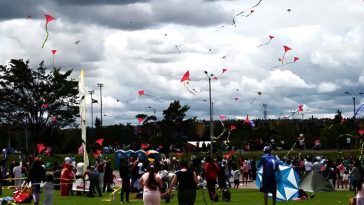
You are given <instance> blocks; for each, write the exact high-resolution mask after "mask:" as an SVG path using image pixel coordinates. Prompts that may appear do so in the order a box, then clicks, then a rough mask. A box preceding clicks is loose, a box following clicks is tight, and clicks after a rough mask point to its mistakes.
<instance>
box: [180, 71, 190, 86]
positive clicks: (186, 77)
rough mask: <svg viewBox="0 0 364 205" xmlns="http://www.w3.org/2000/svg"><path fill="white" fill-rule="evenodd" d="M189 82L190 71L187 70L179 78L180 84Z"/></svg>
mask: <svg viewBox="0 0 364 205" xmlns="http://www.w3.org/2000/svg"><path fill="white" fill-rule="evenodd" d="M189 81H190V71H189V70H188V71H187V72H186V73H185V74H184V75H183V76H182V78H181V83H188V82H189Z"/></svg>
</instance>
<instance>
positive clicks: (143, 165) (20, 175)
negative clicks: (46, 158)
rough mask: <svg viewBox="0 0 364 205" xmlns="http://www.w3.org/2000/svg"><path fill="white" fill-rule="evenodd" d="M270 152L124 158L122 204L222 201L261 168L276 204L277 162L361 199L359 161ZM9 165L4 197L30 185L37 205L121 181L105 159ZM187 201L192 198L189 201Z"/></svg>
mask: <svg viewBox="0 0 364 205" xmlns="http://www.w3.org/2000/svg"><path fill="white" fill-rule="evenodd" d="M271 150H272V149H271V148H270V147H264V149H263V151H264V155H263V156H262V158H261V159H260V160H256V159H253V158H246V159H244V158H243V157H242V156H240V157H236V156H235V155H233V154H226V155H224V156H220V157H217V158H216V159H212V158H211V157H210V156H207V157H195V156H193V155H192V156H191V161H190V162H187V161H184V160H180V158H178V157H177V158H176V157H166V156H165V155H162V157H161V160H160V161H158V160H156V161H155V160H148V159H146V160H142V159H141V158H137V157H129V158H121V159H120V162H119V167H117V168H118V171H119V176H120V181H121V185H122V186H121V191H120V202H121V203H123V202H129V200H130V193H131V192H136V193H137V196H140V197H141V198H143V201H144V203H145V204H147V205H148V204H152V205H154V204H159V203H160V200H161V198H165V199H166V200H167V199H170V196H171V193H172V190H174V189H176V187H178V189H177V190H178V202H179V204H193V202H194V201H195V196H196V190H197V188H199V187H206V189H207V192H208V197H209V200H211V201H218V200H219V199H218V196H219V191H217V190H216V188H217V187H218V188H219V189H220V190H223V189H228V188H240V187H242V186H243V187H246V186H247V185H248V182H250V181H254V180H255V179H256V174H257V168H258V167H260V166H262V167H263V184H262V187H261V189H260V190H261V191H262V192H263V193H264V196H265V197H264V199H265V201H266V200H267V194H268V193H273V201H275V190H276V188H277V187H276V186H272V185H275V184H276V183H275V181H274V180H275V179H274V177H273V174H272V173H274V172H275V171H276V170H277V169H278V168H277V166H278V162H284V163H285V164H287V165H290V166H292V167H293V168H294V169H295V170H296V171H297V173H299V175H300V176H301V178H303V177H304V176H305V175H307V174H308V173H309V172H311V171H316V172H319V173H320V174H321V175H322V176H324V177H325V178H327V179H328V180H329V181H330V183H331V184H332V186H333V187H334V188H336V189H339V188H340V189H348V190H352V191H353V192H355V193H361V190H362V189H361V187H362V183H363V177H364V170H363V168H362V165H361V162H360V161H359V160H357V159H356V158H355V157H351V156H346V157H342V158H340V159H338V160H330V159H328V158H325V157H322V156H310V155H308V156H301V155H300V154H299V155H297V156H290V157H284V158H282V159H279V158H278V156H273V155H271ZM6 160H7V155H6V153H3V154H2V157H1V161H0V168H1V170H0V171H1V180H0V195H1V194H2V192H1V191H2V188H1V186H2V185H4V183H5V185H7V186H12V187H13V188H14V189H21V188H22V187H23V186H24V184H27V183H29V182H31V190H32V196H31V198H32V200H33V201H34V204H39V201H40V199H39V196H40V194H39V193H40V190H41V189H43V190H44V193H45V195H44V196H45V197H44V204H49V205H50V204H52V197H53V194H52V193H53V190H59V191H60V195H61V196H70V195H71V196H72V195H75V194H83V193H84V194H85V195H86V196H88V197H95V194H97V195H98V196H99V197H102V196H103V193H107V192H113V191H114V186H113V185H114V183H115V182H116V181H117V176H116V175H115V174H114V173H115V172H114V170H113V166H112V164H111V162H110V161H109V160H104V159H102V158H97V159H96V160H95V162H94V163H93V164H92V165H89V166H87V170H86V171H84V168H83V167H84V164H83V162H82V161H79V162H76V161H75V160H74V159H72V158H71V157H66V158H65V159H64V161H63V162H61V163H57V162H55V163H54V164H53V166H52V167H51V168H50V169H49V168H47V172H46V166H45V163H44V162H43V161H42V159H40V158H38V157H31V156H28V157H20V158H19V161H13V162H10V166H9V167H8V168H7V167H6V166H5V164H6ZM257 162H259V163H257ZM77 179H81V181H82V182H84V186H85V187H84V191H83V190H82V189H77V188H76V189H75V187H74V186H75V185H74V182H75V180H77ZM267 182H269V183H267ZM86 186H88V189H87V187H86ZM86 190H87V191H86ZM363 192H364V190H363ZM187 195H188V196H191V197H186V196H187Z"/></svg>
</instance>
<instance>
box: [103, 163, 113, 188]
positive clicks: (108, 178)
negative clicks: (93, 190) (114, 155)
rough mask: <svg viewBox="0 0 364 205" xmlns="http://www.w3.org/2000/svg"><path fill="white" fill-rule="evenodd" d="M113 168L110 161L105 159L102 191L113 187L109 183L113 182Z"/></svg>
mask: <svg viewBox="0 0 364 205" xmlns="http://www.w3.org/2000/svg"><path fill="white" fill-rule="evenodd" d="M113 171H114V170H113V169H112V168H111V162H110V161H107V162H106V165H105V172H104V184H103V188H102V191H103V192H104V193H105V191H107V192H112V191H113V189H112V188H111V184H112V183H114V175H113Z"/></svg>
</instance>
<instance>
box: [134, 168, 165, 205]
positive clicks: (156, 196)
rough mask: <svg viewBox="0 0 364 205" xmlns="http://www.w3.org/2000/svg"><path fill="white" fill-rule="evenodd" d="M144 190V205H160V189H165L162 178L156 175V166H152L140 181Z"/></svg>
mask: <svg viewBox="0 0 364 205" xmlns="http://www.w3.org/2000/svg"><path fill="white" fill-rule="evenodd" d="M139 184H140V187H141V188H143V202H144V205H159V204H160V202H161V194H160V191H159V190H160V189H161V188H163V181H162V177H161V176H159V174H157V173H156V168H155V165H154V164H150V165H149V167H148V172H145V173H144V174H143V176H142V177H141V178H140V181H139Z"/></svg>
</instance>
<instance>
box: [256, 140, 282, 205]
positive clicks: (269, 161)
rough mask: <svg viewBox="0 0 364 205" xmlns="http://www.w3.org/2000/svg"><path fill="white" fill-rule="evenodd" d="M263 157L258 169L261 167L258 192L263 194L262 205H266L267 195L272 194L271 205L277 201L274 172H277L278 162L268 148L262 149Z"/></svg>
mask: <svg viewBox="0 0 364 205" xmlns="http://www.w3.org/2000/svg"><path fill="white" fill-rule="evenodd" d="M263 152H264V154H263V156H262V158H261V159H260V161H259V164H258V169H259V168H260V167H261V166H263V174H262V183H261V185H260V191H261V192H263V193H264V204H265V205H267V204H268V193H272V199H273V205H275V204H276V199H277V179H276V172H277V171H279V166H278V160H277V158H276V157H275V156H273V155H272V149H271V148H270V147H269V146H265V147H264V148H263Z"/></svg>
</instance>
